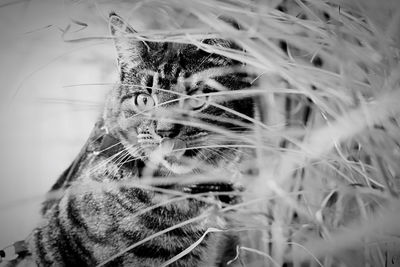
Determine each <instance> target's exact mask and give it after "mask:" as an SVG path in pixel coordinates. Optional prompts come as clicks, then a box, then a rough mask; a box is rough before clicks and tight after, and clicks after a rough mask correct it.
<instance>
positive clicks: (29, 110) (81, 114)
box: [0, 0, 141, 248]
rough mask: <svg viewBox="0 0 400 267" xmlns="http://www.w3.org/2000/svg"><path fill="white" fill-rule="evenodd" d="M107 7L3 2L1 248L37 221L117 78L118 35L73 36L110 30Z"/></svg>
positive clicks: (51, 0)
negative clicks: (47, 195)
mask: <svg viewBox="0 0 400 267" xmlns="http://www.w3.org/2000/svg"><path fill="white" fill-rule="evenodd" d="M121 5H122V4H121ZM113 7H114V8H115V7H118V5H114V6H113ZM121 9H122V10H123V8H121ZM109 11H110V8H109V7H108V6H106V5H105V6H102V5H101V4H97V3H96V4H95V3H94V2H91V1H82V2H80V1H54V0H45V1H44V0H40V1H35V0H32V1H28V0H27V1H18V0H16V1H11V0H10V1H1V3H0V48H1V49H0V81H1V83H0V84H1V89H0V103H1V105H0V108H1V113H0V125H1V126H0V128H1V135H0V142H1V145H0V147H1V149H0V181H1V184H0V248H2V247H4V246H6V245H9V244H11V243H13V242H14V241H17V240H20V239H24V238H25V237H26V235H27V234H28V233H29V232H30V230H31V229H32V228H33V226H34V225H35V224H36V223H37V222H38V220H39V216H38V210H39V208H40V203H41V201H42V200H43V197H44V194H45V192H46V191H47V190H48V189H49V188H50V187H51V185H52V184H53V183H54V181H55V180H56V179H57V177H58V176H59V175H60V173H61V172H62V171H63V170H64V169H65V168H66V167H67V166H68V165H69V164H70V163H71V161H72V160H73V159H74V157H75V156H76V155H77V153H78V152H79V150H80V149H81V147H82V146H83V144H84V143H85V139H86V138H87V137H88V134H89V132H90V131H91V128H92V127H93V125H94V123H95V120H96V118H97V116H98V115H99V112H100V110H101V106H102V102H103V99H104V95H105V94H106V92H107V91H108V90H109V89H110V88H112V86H113V84H114V83H115V82H116V81H117V68H116V62H115V58H114V53H115V52H114V48H113V44H112V40H100V39H94V40H88V41H81V42H80V41H76V42H69V41H67V40H70V39H79V38H82V37H92V36H102V37H107V36H108V25H107V19H106V16H107V14H108V12H109ZM115 11H117V12H119V11H118V10H115ZM122 13H123V12H122ZM138 26H139V27H140V26H141V24H139V25H138Z"/></svg>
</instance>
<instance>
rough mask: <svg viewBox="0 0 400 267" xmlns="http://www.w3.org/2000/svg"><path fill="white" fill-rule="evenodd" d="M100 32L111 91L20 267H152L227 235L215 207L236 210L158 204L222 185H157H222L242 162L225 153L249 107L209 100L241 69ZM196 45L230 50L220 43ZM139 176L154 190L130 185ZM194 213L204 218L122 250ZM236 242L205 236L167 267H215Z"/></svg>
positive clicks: (185, 202)
mask: <svg viewBox="0 0 400 267" xmlns="http://www.w3.org/2000/svg"><path fill="white" fill-rule="evenodd" d="M109 25H110V32H111V35H112V36H113V39H114V44H115V47H116V51H117V61H118V67H119V72H120V81H119V84H118V85H117V86H116V87H115V88H114V89H113V90H112V91H111V93H110V94H109V95H108V97H107V100H106V104H105V107H104V112H103V114H102V116H101V117H100V119H99V120H98V122H97V123H96V125H95V127H94V130H93V131H92V133H91V135H90V137H89V139H88V141H87V143H86V145H85V146H84V147H83V149H82V151H81V152H80V154H79V155H78V157H77V158H76V160H75V161H74V162H73V163H72V164H71V165H70V167H69V168H68V169H67V170H66V171H64V173H63V174H62V175H61V177H60V178H59V179H58V180H57V181H56V183H55V184H54V185H53V187H52V188H51V190H50V193H49V196H50V197H49V198H48V199H47V200H46V201H45V202H44V203H43V207H42V214H43V219H44V220H43V223H42V224H41V225H39V226H38V227H37V228H36V229H35V230H34V231H33V232H32V233H31V235H30V237H29V238H28V239H27V241H26V243H27V246H28V248H29V253H30V256H29V257H30V258H29V260H31V261H32V262H35V265H37V266H96V265H99V264H104V265H106V266H161V265H162V264H163V263H165V262H166V261H168V260H170V259H171V258H173V257H174V256H176V255H178V254H179V253H181V252H182V251H184V250H185V249H187V248H188V247H190V246H191V245H192V244H194V243H195V242H196V241H197V240H199V239H200V238H201V237H202V236H203V234H204V233H205V232H206V231H207V229H209V228H218V229H227V228H228V227H229V223H230V222H229V219H227V218H225V217H224V216H220V215H219V214H218V209H217V208H216V207H217V206H218V203H227V204H232V203H235V202H237V201H239V200H238V198H237V197H235V196H233V195H229V193H226V194H225V196H220V197H217V196H215V197H212V198H211V199H210V198H208V200H209V201H207V200H204V199H203V200H201V199H196V198H190V197H187V198H180V199H179V196H178V197H177V198H176V201H175V202H173V201H171V202H168V201H170V200H171V195H170V194H168V193H166V192H171V191H173V192H182V193H186V194H193V196H194V194H196V193H206V192H232V191H235V190H237V188H236V186H235V185H234V184H233V183H232V182H229V181H228V182H219V183H217V182H204V183H193V184H189V185H188V184H184V183H172V182H169V183H167V182H166V183H163V181H164V180H165V181H168V179H163V178H179V179H183V180H184V179H185V177H189V176H191V175H196V174H205V175H208V174H209V173H212V170H219V171H221V172H220V173H225V174H226V176H227V177H224V178H227V179H229V173H232V168H234V167H233V166H235V164H236V163H238V162H240V160H241V158H242V156H243V154H244V153H243V151H241V150H240V149H239V148H238V147H235V145H237V146H238V144H239V143H240V142H241V141H240V138H238V137H237V136H238V135H240V134H243V135H245V134H246V133H248V132H249V131H250V130H251V124H250V123H248V121H247V120H246V118H253V117H254V116H255V101H254V99H253V98H251V97H250V96H247V97H244V98H240V99H239V98H237V97H236V98H231V99H229V98H226V99H224V98H223V97H222V98H221V97H219V98H218V97H213V93H217V92H220V91H223V90H226V91H232V90H241V89H246V88H249V87H251V86H252V84H251V75H250V74H248V73H247V72H246V71H245V69H244V67H243V64H242V63H241V62H239V61H235V60H233V59H231V58H228V57H224V56H221V55H218V54H213V53H210V52H206V51H204V50H202V49H200V48H198V47H196V46H195V45H192V44H180V43H171V42H149V41H146V42H144V41H138V40H137V39H134V38H132V36H131V35H134V34H135V33H136V32H135V30H134V29H133V28H132V27H131V26H130V25H129V24H128V23H127V22H126V21H124V20H123V19H122V18H121V17H120V16H118V15H117V14H115V13H111V14H110V16H109ZM202 42H203V43H204V44H208V45H213V46H219V47H222V48H229V49H240V48H239V47H238V46H237V45H236V44H234V43H233V42H231V41H229V40H224V39H205V40H203V41H202ZM218 99H219V100H218ZM232 110H233V111H234V112H231V111H232ZM238 114H242V115H238ZM229 133H231V134H229ZM210 170H211V171H210ZM146 177H152V178H153V180H156V181H159V183H160V184H159V185H157V186H156V187H154V188H148V187H138V186H132V182H135V181H140V180H141V179H146ZM163 192H164V193H163ZM55 195H56V196H58V197H55ZM172 199H173V198H172ZM166 201H167V202H166ZM163 202H166V203H164V204H163ZM160 203H161V204H160ZM157 204H159V206H158V207H156V208H152V209H151V208H150V207H152V206H153V205H157ZM147 208H149V209H148V210H147V211H143V210H144V209H147ZM141 211H143V212H141ZM204 214H209V215H210V214H211V215H210V216H204V218H202V219H198V220H194V221H193V222H191V223H187V224H184V225H182V226H180V227H177V228H175V229H173V230H171V231H168V232H166V233H163V234H160V235H158V236H156V237H154V238H152V239H151V240H149V241H148V242H143V243H142V244H140V245H138V246H134V247H131V248H130V246H132V245H133V244H135V243H137V242H139V241H141V240H143V239H145V238H147V237H149V236H151V235H154V234H157V233H158V232H160V231H162V230H165V229H167V228H168V227H172V226H174V225H178V224H180V223H183V222H185V221H186V220H191V219H192V218H195V217H197V216H202V215H204ZM237 242H238V238H237V237H236V236H235V235H234V234H229V233H224V234H218V233H209V234H207V235H205V237H204V240H202V242H201V243H199V244H198V246H196V247H195V248H193V249H192V250H191V251H190V253H188V254H187V255H185V256H183V257H181V258H179V259H177V260H176V261H174V262H172V263H171V265H170V266H208V267H210V266H226V265H227V264H228V262H229V260H232V259H233V258H234V257H235V251H236V250H235V249H236V245H237ZM125 250H126V251H125ZM121 252H122V253H121ZM118 253H119V254H118ZM115 255H117V256H115ZM113 256H115V257H113ZM17 265H18V264H17ZM230 266H231V265H230Z"/></svg>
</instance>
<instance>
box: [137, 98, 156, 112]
mask: <svg viewBox="0 0 400 267" xmlns="http://www.w3.org/2000/svg"><path fill="white" fill-rule="evenodd" d="M135 105H136V106H137V107H138V108H139V109H140V110H146V109H149V108H152V107H153V106H154V100H153V98H152V97H151V96H149V95H147V94H139V95H138V96H137V97H136V99H135Z"/></svg>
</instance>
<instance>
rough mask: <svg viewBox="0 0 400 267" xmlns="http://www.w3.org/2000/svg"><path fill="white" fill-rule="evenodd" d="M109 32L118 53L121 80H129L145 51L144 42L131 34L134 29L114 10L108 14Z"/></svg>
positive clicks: (141, 60)
mask: <svg viewBox="0 0 400 267" xmlns="http://www.w3.org/2000/svg"><path fill="white" fill-rule="evenodd" d="M109 26H110V33H111V35H112V36H113V37H114V44H115V49H116V50H117V54H118V58H117V60H118V66H119V68H120V74H121V81H122V82H124V80H130V76H132V75H135V73H136V72H137V69H138V67H139V65H140V64H141V63H142V62H143V56H144V54H145V53H146V47H145V44H144V42H142V41H139V40H137V39H136V38H135V37H134V36H132V34H134V33H136V31H135V30H134V29H133V28H132V27H131V26H130V25H129V24H128V23H127V22H126V21H125V20H123V19H122V18H121V17H120V16H118V15H117V14H115V13H114V12H112V13H110V15H109Z"/></svg>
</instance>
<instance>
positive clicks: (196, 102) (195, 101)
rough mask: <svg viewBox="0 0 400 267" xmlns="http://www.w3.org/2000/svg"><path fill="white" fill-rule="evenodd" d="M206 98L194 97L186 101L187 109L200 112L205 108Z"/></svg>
mask: <svg viewBox="0 0 400 267" xmlns="http://www.w3.org/2000/svg"><path fill="white" fill-rule="evenodd" d="M206 101H207V98H206V97H205V96H198V97H196V96H194V97H191V98H189V99H187V100H186V103H187V105H188V106H189V108H191V109H192V110H195V111H200V110H202V109H204V108H205V107H206V106H207V102H206Z"/></svg>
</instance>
